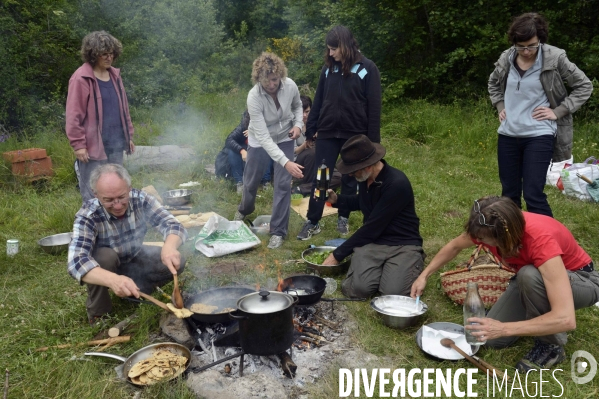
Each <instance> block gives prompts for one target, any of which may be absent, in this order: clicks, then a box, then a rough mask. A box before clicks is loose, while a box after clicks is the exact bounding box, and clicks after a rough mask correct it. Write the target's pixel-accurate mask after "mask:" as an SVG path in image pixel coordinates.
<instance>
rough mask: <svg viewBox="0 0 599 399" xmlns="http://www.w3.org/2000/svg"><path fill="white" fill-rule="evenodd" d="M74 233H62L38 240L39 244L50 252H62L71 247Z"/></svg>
mask: <svg viewBox="0 0 599 399" xmlns="http://www.w3.org/2000/svg"><path fill="white" fill-rule="evenodd" d="M71 237H73V233H60V234H54V235H52V236H48V237H44V238H42V239H41V240H38V242H37V243H38V245H39V246H40V247H42V249H43V250H44V251H45V252H47V253H49V254H54V255H56V254H60V253H62V252H64V251H66V250H67V249H68V248H69V243H70V242H71Z"/></svg>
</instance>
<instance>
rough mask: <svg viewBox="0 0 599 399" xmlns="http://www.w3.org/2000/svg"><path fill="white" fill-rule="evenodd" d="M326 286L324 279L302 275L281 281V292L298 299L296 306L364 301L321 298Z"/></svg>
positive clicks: (362, 299) (363, 299)
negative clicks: (321, 302)
mask: <svg viewBox="0 0 599 399" xmlns="http://www.w3.org/2000/svg"><path fill="white" fill-rule="evenodd" d="M326 286H327V282H326V280H325V279H323V278H321V277H318V276H313V275H311V274H304V275H299V276H292V277H288V278H286V279H285V280H283V286H282V288H281V290H282V291H283V292H285V293H287V294H289V295H292V296H294V297H296V296H297V298H298V303H297V304H298V305H314V304H315V303H317V302H318V301H323V302H338V301H360V302H362V301H365V300H366V298H323V297H322V294H323V293H324V290H325V288H326Z"/></svg>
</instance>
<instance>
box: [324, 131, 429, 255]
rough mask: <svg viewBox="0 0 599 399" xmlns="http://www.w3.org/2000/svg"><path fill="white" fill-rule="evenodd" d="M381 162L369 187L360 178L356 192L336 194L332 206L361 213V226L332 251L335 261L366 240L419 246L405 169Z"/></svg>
mask: <svg viewBox="0 0 599 399" xmlns="http://www.w3.org/2000/svg"><path fill="white" fill-rule="evenodd" d="M318 137H319V138H320V132H318ZM382 162H383V163H384V166H383V169H382V170H381V172H380V173H379V174H378V176H377V177H376V180H375V181H374V182H373V183H372V184H371V185H370V187H367V185H366V182H361V183H359V190H360V192H359V193H358V194H356V195H339V196H338V197H337V203H336V204H335V205H334V206H335V207H339V208H341V207H346V208H347V209H349V210H351V211H358V210H359V211H362V213H363V214H364V222H363V224H362V227H360V228H359V229H358V230H357V231H356V232H355V233H354V234H353V235H352V236H351V237H350V238H349V239H348V240H347V241H345V242H344V243H343V244H341V245H340V246H339V247H337V249H335V250H334V251H333V256H334V257H335V259H337V260H339V261H341V260H343V259H344V258H345V257H347V256H348V255H350V254H351V253H352V252H353V251H354V248H356V247H362V246H364V245H366V244H379V245H390V246H396V245H419V246H422V237H421V236H420V220H419V219H418V216H417V215H416V208H415V205H414V192H413V191H412V185H411V184H410V181H409V180H408V177H407V176H406V175H405V173H403V172H402V171H401V170H399V169H395V168H394V167H392V166H389V165H387V163H386V162H385V161H384V160H383V161H382Z"/></svg>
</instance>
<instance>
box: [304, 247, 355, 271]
mask: <svg viewBox="0 0 599 399" xmlns="http://www.w3.org/2000/svg"><path fill="white" fill-rule="evenodd" d="M336 248H337V247H328V246H322V247H314V248H308V249H306V250H304V252H302V259H303V260H304V262H306V266H307V267H309V268H310V269H314V270H316V271H317V272H318V274H319V275H321V276H332V275H335V274H341V273H346V272H347V269H349V265H350V262H351V257H349V256H348V257H347V258H345V259H343V261H342V262H341V263H339V264H338V265H335V266H324V265H319V264H317V263H312V262H310V261H309V260H307V259H306V256H307V255H310V254H313V253H314V252H327V251H333V250H335V249H336Z"/></svg>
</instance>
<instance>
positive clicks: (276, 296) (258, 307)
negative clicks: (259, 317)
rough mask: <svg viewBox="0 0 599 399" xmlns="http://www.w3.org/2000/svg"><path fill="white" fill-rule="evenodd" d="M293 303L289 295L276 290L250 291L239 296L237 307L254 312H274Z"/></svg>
mask: <svg viewBox="0 0 599 399" xmlns="http://www.w3.org/2000/svg"><path fill="white" fill-rule="evenodd" d="M291 305H293V298H292V297H291V295H288V294H284V293H282V292H278V291H260V292H252V293H251V294H247V295H246V296H243V297H241V298H239V300H238V301H237V309H239V310H241V311H244V312H247V313H254V314H266V313H274V312H278V311H280V310H284V309H287V308H288V307H289V306H291Z"/></svg>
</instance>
